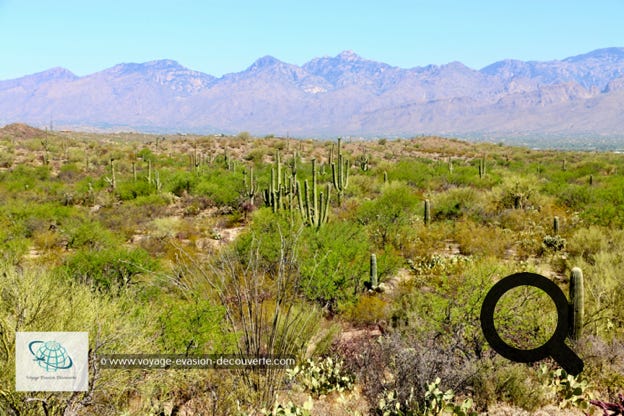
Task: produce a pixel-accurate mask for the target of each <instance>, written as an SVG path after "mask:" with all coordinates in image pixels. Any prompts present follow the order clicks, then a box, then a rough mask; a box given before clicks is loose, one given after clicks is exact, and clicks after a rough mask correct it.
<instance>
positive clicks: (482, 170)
mask: <svg viewBox="0 0 624 416" xmlns="http://www.w3.org/2000/svg"><path fill="white" fill-rule="evenodd" d="M484 176H485V156H483V157H481V160H479V178H483V177H484Z"/></svg>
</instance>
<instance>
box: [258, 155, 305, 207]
mask: <svg viewBox="0 0 624 416" xmlns="http://www.w3.org/2000/svg"><path fill="white" fill-rule="evenodd" d="M296 158H297V156H296V154H295V157H294V159H295V160H294V161H293V164H292V167H291V176H290V177H286V172H285V171H282V160H281V156H280V153H279V150H278V151H277V152H276V154H275V166H274V167H272V168H271V178H270V181H269V187H268V188H266V189H265V190H264V192H263V196H264V203H265V205H266V206H267V207H271V208H272V209H273V212H277V211H278V210H281V209H289V210H290V209H293V208H294V197H295V195H296V193H297V188H298V185H297V162H296Z"/></svg>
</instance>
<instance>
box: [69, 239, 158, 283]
mask: <svg viewBox="0 0 624 416" xmlns="http://www.w3.org/2000/svg"><path fill="white" fill-rule="evenodd" d="M156 268H157V263H156V262H155V261H154V260H153V259H152V258H151V257H150V256H149V255H148V254H147V252H145V251H144V250H141V249H126V248H117V247H115V248H105V249H101V250H90V249H81V250H78V251H76V252H75V253H74V254H72V255H71V256H69V257H68V258H67V259H66V260H65V262H64V264H63V265H62V266H61V267H60V270H61V271H62V273H64V274H65V275H67V276H68V277H70V278H71V279H73V280H76V281H78V282H81V283H83V284H87V285H90V286H93V287H96V288H99V289H111V288H113V287H124V286H128V285H130V284H132V283H135V279H136V278H137V277H138V276H141V275H144V274H148V273H151V272H153V271H155V270H156Z"/></svg>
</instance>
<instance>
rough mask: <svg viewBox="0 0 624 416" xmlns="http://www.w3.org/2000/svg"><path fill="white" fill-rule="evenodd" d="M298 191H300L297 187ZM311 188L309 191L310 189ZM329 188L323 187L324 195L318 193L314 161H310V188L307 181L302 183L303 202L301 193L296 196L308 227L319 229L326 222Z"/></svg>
mask: <svg viewBox="0 0 624 416" xmlns="http://www.w3.org/2000/svg"><path fill="white" fill-rule="evenodd" d="M298 188H299V190H300V189H301V187H300V186H298ZM310 188H311V189H310ZM330 192H331V186H330V185H329V184H327V185H326V187H325V193H324V194H323V192H318V193H317V186H316V160H315V159H312V186H311V187H310V185H309V183H308V181H307V179H306V180H305V181H304V182H303V193H304V198H305V199H304V201H302V198H301V193H300V192H299V195H298V202H299V209H300V211H301V216H302V218H303V220H304V221H305V223H306V224H307V225H309V226H312V227H316V228H317V229H318V228H320V227H321V226H322V225H323V224H325V223H326V222H327V219H328V214H329V200H330V197H331V195H330Z"/></svg>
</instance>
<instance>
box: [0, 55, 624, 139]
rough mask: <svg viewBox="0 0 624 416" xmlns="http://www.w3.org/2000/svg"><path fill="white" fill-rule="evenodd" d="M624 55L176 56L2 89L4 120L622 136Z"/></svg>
mask: <svg viewBox="0 0 624 416" xmlns="http://www.w3.org/2000/svg"><path fill="white" fill-rule="evenodd" d="M623 109H624V48H607V49H599V50H595V51H592V52H589V53H586V54H583V55H578V56H573V57H569V58H566V59H562V60H552V61H545V62H538V61H529V62H525V61H519V60H504V61H500V62H496V63H493V64H491V65H489V66H486V67H484V68H482V69H480V70H476V69H472V68H469V67H467V66H465V65H463V64H462V63H460V62H452V63H449V64H446V65H428V66H424V67H415V68H409V69H403V68H398V67H395V66H391V65H388V64H385V63H381V62H376V61H371V60H367V59H364V58H362V57H360V56H358V55H357V54H355V53H354V52H351V51H345V52H342V53H340V54H339V55H337V56H335V57H321V58H316V59H313V60H311V61H310V62H307V63H306V64H304V65H302V66H297V65H292V64H289V63H286V62H282V61H280V60H278V59H276V58H274V57H271V56H265V57H262V58H260V59H258V60H256V61H255V62H254V63H253V64H252V65H251V66H249V67H248V68H247V69H245V70H244V71H242V72H237V73H231V74H226V75H224V76H222V77H214V76H212V75H209V74H205V73H202V72H198V71H193V70H191V69H188V68H185V67H183V66H181V65H180V64H178V63H177V62H175V61H172V60H159V61H152V62H146V63H140V64H136V63H132V64H119V65H116V66H114V67H112V68H109V69H105V70H103V71H100V72H96V73H94V74H90V75H86V76H82V77H79V76H76V75H75V74H73V73H72V72H71V71H69V70H67V69H64V68H52V69H49V70H47V71H44V72H40V73H36V74H32V75H27V76H24V77H22V78H18V79H12V80H4V81H0V124H7V123H12V122H25V123H29V124H33V125H36V126H47V125H48V124H49V123H50V122H53V123H54V126H55V127H57V128H72V129H95V130H118V131H119V130H124V131H128V130H136V131H145V132H161V133H167V132H168V133H170V132H193V133H220V132H223V133H236V132H240V131H249V132H251V133H252V134H255V135H264V134H277V135H290V136H319V137H331V136H347V135H348V136H364V137H368V136H415V135H420V134H438V135H453V136H458V137H523V136H525V137H528V136H538V135H542V136H559V137H562V136H575V137H584V136H587V137H590V136H591V137H619V138H624V111H623Z"/></svg>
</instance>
